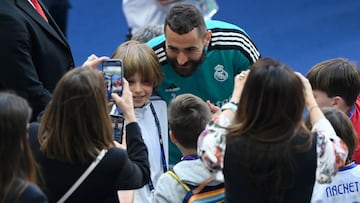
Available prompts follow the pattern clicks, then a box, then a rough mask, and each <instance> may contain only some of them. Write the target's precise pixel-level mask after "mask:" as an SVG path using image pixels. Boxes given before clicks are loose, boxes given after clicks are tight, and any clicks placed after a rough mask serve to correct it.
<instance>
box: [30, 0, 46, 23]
mask: <svg viewBox="0 0 360 203" xmlns="http://www.w3.org/2000/svg"><path fill="white" fill-rule="evenodd" d="M30 1H31V3H33V5H34V7H35V9H36V11H37V12H38V13H39V14H40V15H41V17H42V18H44V20H45V21H46V22H48V19H47V18H46V15H45V13H44V11H43V9H42V8H41V6H40V4H39V2H38V0H30Z"/></svg>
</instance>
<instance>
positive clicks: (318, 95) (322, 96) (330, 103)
mask: <svg viewBox="0 0 360 203" xmlns="http://www.w3.org/2000/svg"><path fill="white" fill-rule="evenodd" d="M313 94H314V97H315V100H316V103H317V104H318V105H319V107H320V108H321V107H334V98H333V97H328V96H327V94H326V93H325V92H323V91H321V90H313Z"/></svg>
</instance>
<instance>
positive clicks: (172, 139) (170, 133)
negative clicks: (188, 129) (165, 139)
mask: <svg viewBox="0 0 360 203" xmlns="http://www.w3.org/2000/svg"><path fill="white" fill-rule="evenodd" d="M169 135H170V140H171V142H173V143H174V144H176V143H177V142H178V141H177V140H176V138H175V135H174V133H173V132H172V131H171V130H170V131H169Z"/></svg>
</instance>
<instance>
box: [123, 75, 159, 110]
mask: <svg viewBox="0 0 360 203" xmlns="http://www.w3.org/2000/svg"><path fill="white" fill-rule="evenodd" d="M127 80H128V82H129V88H130V91H131V92H132V96H133V103H134V108H140V107H143V106H144V105H145V104H146V103H147V102H148V101H149V99H150V96H151V94H152V92H153V85H152V83H151V82H149V81H142V77H141V76H140V75H139V74H138V73H135V74H134V75H133V76H131V77H129V78H127Z"/></svg>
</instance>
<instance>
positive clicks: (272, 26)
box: [67, 0, 360, 73]
mask: <svg viewBox="0 0 360 203" xmlns="http://www.w3.org/2000/svg"><path fill="white" fill-rule="evenodd" d="M217 2H218V4H219V11H218V13H217V14H216V15H215V16H214V17H213V19H216V20H224V21H227V22H230V23H233V24H236V25H238V26H240V27H242V28H243V29H245V31H246V32H247V33H248V34H249V35H250V37H251V38H252V39H253V40H254V41H255V43H256V45H257V47H258V49H259V50H260V52H261V53H262V56H271V57H274V58H277V59H278V60H280V61H282V62H284V63H286V64H288V65H290V66H291V67H292V68H293V69H294V70H296V71H300V72H302V73H306V71H307V70H308V69H309V68H310V67H311V66H313V65H314V64H316V63H318V62H320V61H322V60H326V59H330V58H334V57H345V58H349V59H350V60H352V61H355V62H357V63H359V62H360V23H359V21H360V0H341V1H340V0H217ZM71 4H72V8H71V9H70V10H69V23H68V33H67V35H68V39H69V42H70V45H71V48H72V50H73V55H74V57H75V62H76V65H77V66H80V65H81V64H82V63H83V62H84V61H85V60H86V58H87V57H88V56H89V55H90V54H92V53H94V54H96V55H98V56H102V55H107V56H110V55H111V54H112V52H113V51H114V50H115V48H116V47H117V46H118V45H119V44H120V43H122V42H124V40H125V35H126V32H127V24H126V21H125V17H124V15H123V11H122V5H121V4H122V1H121V0H72V1H71ZM143 9H146V8H139V13H141V11H142V10H143Z"/></svg>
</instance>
